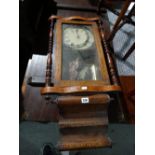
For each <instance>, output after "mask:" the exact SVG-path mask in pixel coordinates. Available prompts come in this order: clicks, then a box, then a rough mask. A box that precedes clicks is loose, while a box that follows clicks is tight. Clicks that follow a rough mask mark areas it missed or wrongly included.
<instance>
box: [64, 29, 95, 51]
mask: <svg viewBox="0 0 155 155" xmlns="http://www.w3.org/2000/svg"><path fill="white" fill-rule="evenodd" d="M63 41H64V44H65V45H66V46H68V47H70V48H72V49H77V50H78V49H79V50H84V49H87V48H89V47H91V46H92V44H93V42H94V37H93V35H92V33H91V32H90V31H89V30H87V29H85V28H78V27H68V28H65V29H64V35H63Z"/></svg>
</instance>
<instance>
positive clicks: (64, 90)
mask: <svg viewBox="0 0 155 155" xmlns="http://www.w3.org/2000/svg"><path fill="white" fill-rule="evenodd" d="M116 91H121V87H120V86H117V85H105V86H71V87H61V86H54V87H43V88H42V89H41V94H42V95H46V94H72V93H84V92H85V93H95V92H116Z"/></svg>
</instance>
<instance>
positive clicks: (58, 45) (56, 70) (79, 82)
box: [54, 18, 110, 86]
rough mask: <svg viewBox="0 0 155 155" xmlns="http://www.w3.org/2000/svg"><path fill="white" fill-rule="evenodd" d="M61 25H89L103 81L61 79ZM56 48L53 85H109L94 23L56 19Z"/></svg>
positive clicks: (99, 40) (96, 27)
mask: <svg viewBox="0 0 155 155" xmlns="http://www.w3.org/2000/svg"><path fill="white" fill-rule="evenodd" d="M62 24H76V25H78V24H79V25H90V26H91V29H92V32H93V35H94V41H95V45H96V48H97V50H96V51H97V56H98V60H99V67H100V72H101V76H102V79H103V80H87V81H84V80H63V79H62V75H61V74H62V67H61V66H62ZM55 36H56V47H55V50H54V60H55V66H54V85H56V86H77V85H79V86H84V85H87V86H101V85H109V84H110V79H109V75H108V69H107V65H106V61H105V56H104V51H103V49H102V44H101V39H100V35H99V31H98V26H97V24H96V22H92V21H76V20H66V19H63V18H61V19H58V20H57V23H56V35H55Z"/></svg>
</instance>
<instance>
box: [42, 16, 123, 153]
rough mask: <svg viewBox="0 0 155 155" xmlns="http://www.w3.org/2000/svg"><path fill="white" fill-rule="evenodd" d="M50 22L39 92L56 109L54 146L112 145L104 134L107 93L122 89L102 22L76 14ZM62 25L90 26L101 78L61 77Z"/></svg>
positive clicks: (51, 19)
mask: <svg viewBox="0 0 155 155" xmlns="http://www.w3.org/2000/svg"><path fill="white" fill-rule="evenodd" d="M50 21H51V28H50V33H49V53H48V58H47V67H46V77H45V87H43V88H42V89H41V94H42V95H43V96H45V97H46V98H47V99H48V101H49V102H50V103H52V104H56V105H57V107H58V109H59V118H58V125H59V131H60V139H59V142H58V145H57V147H58V149H59V150H61V151H62V150H77V149H88V148H99V147H111V145H112V142H111V140H110V138H109V137H108V136H107V129H108V114H107V111H108V105H109V103H110V101H111V98H110V95H109V94H108V93H109V92H118V91H121V88H120V86H119V84H118V80H117V76H116V73H115V69H114V66H113V61H112V58H111V55H110V52H109V49H108V47H107V44H106V41H105V38H104V33H103V25H102V22H101V21H100V19H99V18H98V17H94V18H83V17H79V16H73V17H68V18H63V17H59V16H51V17H50ZM62 24H76V25H89V26H90V27H91V30H92V32H93V35H94V38H95V46H96V51H97V56H98V61H99V68H100V71H101V75H102V80H63V79H62V65H63V64H62V52H63V51H62V49H63V47H62V40H63V39H62ZM54 30H55V33H54ZM54 41H55V43H56V44H55V45H56V46H55V47H53V42H54Z"/></svg>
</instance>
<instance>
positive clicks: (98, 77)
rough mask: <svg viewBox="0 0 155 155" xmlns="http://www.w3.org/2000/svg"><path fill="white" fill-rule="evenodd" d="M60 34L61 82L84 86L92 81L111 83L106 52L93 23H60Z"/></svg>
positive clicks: (58, 40)
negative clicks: (104, 52)
mask: <svg viewBox="0 0 155 155" xmlns="http://www.w3.org/2000/svg"><path fill="white" fill-rule="evenodd" d="M95 26H96V25H95ZM95 26H94V27H95ZM60 29H61V30H60ZM57 31H58V32H59V33H57V46H58V48H57V54H58V55H57V56H56V58H57V59H59V61H60V62H59V63H58V65H59V66H56V67H57V68H58V69H56V70H59V71H60V72H59V75H58V77H59V79H60V80H61V81H63V82H64V83H72V84H73V83H74V84H77V85H78V84H79V83H80V84H81V85H83V84H82V83H84V82H87V84H89V83H90V85H91V83H92V82H93V81H94V82H96V83H98V82H99V83H102V84H103V83H106V82H107V83H108V82H109V81H108V80H109V79H108V73H107V69H106V64H105V60H104V56H103V51H102V49H101V45H100V40H99V38H97V37H96V36H97V35H98V34H97V32H96V31H95V30H94V28H93V26H92V23H91V24H90V23H86V22H85V23H83V22H82V23H80V22H75V21H74V22H73V21H72V22H59V24H58V26H57ZM95 32H96V33H95ZM60 35H61V37H60ZM102 69H104V71H103V70H102Z"/></svg>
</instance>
